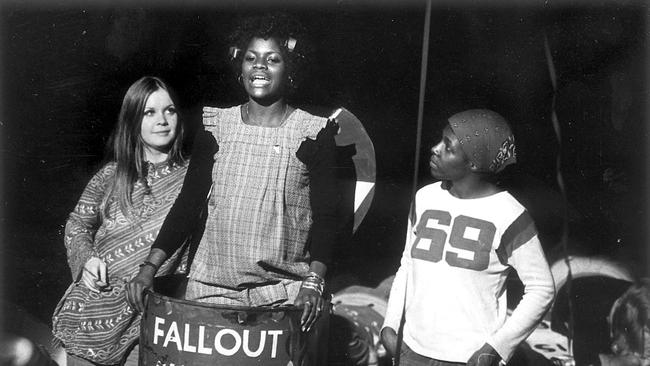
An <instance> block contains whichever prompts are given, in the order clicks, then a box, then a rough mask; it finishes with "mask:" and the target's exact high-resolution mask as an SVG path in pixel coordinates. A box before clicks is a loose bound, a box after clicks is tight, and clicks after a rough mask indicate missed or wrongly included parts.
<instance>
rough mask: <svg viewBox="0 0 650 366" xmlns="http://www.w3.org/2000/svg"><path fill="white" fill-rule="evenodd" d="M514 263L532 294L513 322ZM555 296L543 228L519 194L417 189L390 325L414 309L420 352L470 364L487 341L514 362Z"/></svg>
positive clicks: (411, 334)
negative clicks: (509, 289)
mask: <svg viewBox="0 0 650 366" xmlns="http://www.w3.org/2000/svg"><path fill="white" fill-rule="evenodd" d="M511 268H514V269H515V270H516V271H517V274H518V275H519V278H520V279H521V281H522V282H523V284H524V286H525V291H524V292H525V293H524V297H523V299H522V300H521V302H520V303H519V305H518V306H517V308H516V309H515V311H514V312H513V313H512V316H511V317H509V318H508V319H507V320H506V311H507V304H506V291H505V280H506V277H507V275H508V272H509V271H510V269H511ZM405 291H406V294H405ZM553 296H554V285H553V278H552V277H551V272H550V270H549V267H548V263H547V262H546V258H545V257H544V253H543V251H542V248H541V245H540V242H539V239H538V238H537V230H536V228H535V226H534V223H533V221H532V219H531V217H530V215H529V214H528V212H527V211H526V209H525V208H524V207H523V206H522V205H521V204H520V203H519V202H518V201H517V200H516V199H515V198H514V197H512V195H510V194H509V193H508V192H505V191H504V192H500V193H496V194H493V195H491V196H488V197H482V198H476V199H459V198H456V197H454V196H453V195H451V194H450V193H449V191H447V190H444V189H442V187H441V183H440V182H438V183H434V184H431V185H428V186H425V187H423V188H422V189H420V190H419V191H418V192H417V194H416V197H415V204H414V205H413V207H412V210H411V215H410V218H409V229H408V231H407V237H406V245H405V248H404V253H403V254H402V260H401V266H400V268H399V270H398V271H397V274H396V276H395V280H394V282H393V287H392V289H391V293H390V299H389V302H388V309H387V311H386V318H385V322H384V327H391V328H393V329H395V330H397V329H398V328H399V323H400V319H401V315H402V310H403V309H406V315H405V324H404V331H403V337H404V338H403V341H404V342H405V343H406V344H407V345H408V346H409V347H410V348H411V349H412V350H413V351H415V352H417V353H419V354H421V355H423V356H427V357H430V358H434V359H438V360H443V361H450V362H466V361H467V360H468V359H469V357H470V356H471V355H472V354H473V353H474V352H475V351H476V350H478V349H479V348H480V347H481V346H482V345H483V344H485V343H486V342H487V343H489V344H490V345H491V346H492V347H493V348H494V349H495V350H496V351H497V352H498V353H499V355H500V356H501V358H502V359H504V360H508V359H509V358H510V356H511V355H512V352H513V351H514V349H515V348H516V346H517V345H518V344H519V343H520V342H521V341H523V340H524V339H525V338H526V337H527V336H528V335H529V334H530V333H531V332H532V330H533V329H534V328H535V325H536V324H537V322H538V321H539V320H540V319H541V318H542V316H543V315H544V313H545V312H546V310H547V309H548V307H549V306H550V304H551V301H552V299H553ZM404 300H406V306H404Z"/></svg>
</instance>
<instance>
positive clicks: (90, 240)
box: [63, 163, 115, 281]
mask: <svg viewBox="0 0 650 366" xmlns="http://www.w3.org/2000/svg"><path fill="white" fill-rule="evenodd" d="M114 174H115V164H114V163H110V164H107V165H105V166H104V167H103V168H102V169H100V170H99V171H98V172H97V173H96V174H95V175H94V176H93V177H92V179H90V181H89V182H88V184H87V185H86V188H85V189H84V191H83V193H82V194H81V197H80V198H79V201H78V202H77V205H76V206H75V208H74V210H73V211H72V212H71V213H70V215H69V216H68V221H67V222H66V225H65V236H64V239H63V241H64V244H65V248H66V252H67V255H68V265H69V266H70V272H71V274H72V279H73V280H74V281H76V280H77V279H78V278H79V275H80V274H81V271H82V269H83V266H84V265H85V264H86V262H87V261H88V259H89V258H90V257H91V256H93V255H97V253H96V250H95V247H94V240H95V233H96V232H97V228H98V227H99V225H100V223H101V222H100V205H101V203H102V199H103V198H104V194H105V193H106V189H107V186H108V183H109V181H110V179H112V177H113V176H114Z"/></svg>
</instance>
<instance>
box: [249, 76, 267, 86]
mask: <svg viewBox="0 0 650 366" xmlns="http://www.w3.org/2000/svg"><path fill="white" fill-rule="evenodd" d="M250 81H251V83H252V84H253V85H259V86H262V85H267V84H268V83H270V82H271V79H270V78H269V77H268V76H266V75H252V76H251V77H250Z"/></svg>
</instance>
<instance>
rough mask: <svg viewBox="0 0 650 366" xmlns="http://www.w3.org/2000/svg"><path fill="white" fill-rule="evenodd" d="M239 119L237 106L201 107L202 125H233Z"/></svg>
mask: <svg viewBox="0 0 650 366" xmlns="http://www.w3.org/2000/svg"><path fill="white" fill-rule="evenodd" d="M238 119H239V106H238V105H236V106H232V107H228V108H216V107H203V125H204V126H218V125H219V124H223V123H234V122H236V121H237V120H238Z"/></svg>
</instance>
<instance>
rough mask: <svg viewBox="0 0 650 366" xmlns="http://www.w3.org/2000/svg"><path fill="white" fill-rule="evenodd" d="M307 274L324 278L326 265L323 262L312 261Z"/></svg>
mask: <svg viewBox="0 0 650 366" xmlns="http://www.w3.org/2000/svg"><path fill="white" fill-rule="evenodd" d="M309 272H314V273H316V274H317V275H319V276H320V277H321V278H325V275H327V265H326V264H325V263H323V262H320V261H316V260H313V261H311V263H310V264H309Z"/></svg>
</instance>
